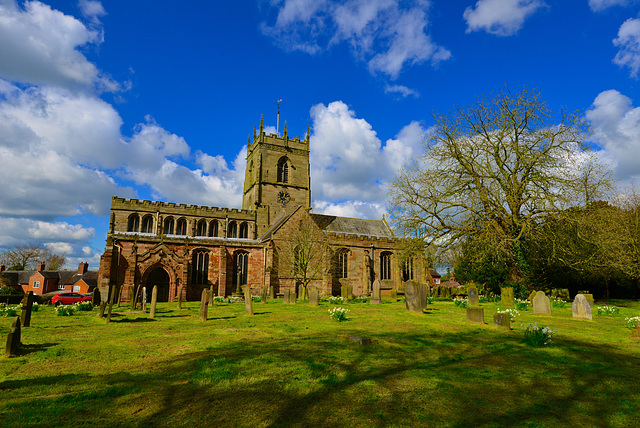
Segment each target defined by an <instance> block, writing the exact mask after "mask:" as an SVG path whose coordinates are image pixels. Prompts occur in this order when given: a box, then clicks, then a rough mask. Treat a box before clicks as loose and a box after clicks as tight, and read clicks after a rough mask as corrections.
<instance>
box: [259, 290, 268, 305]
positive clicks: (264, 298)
mask: <svg viewBox="0 0 640 428" xmlns="http://www.w3.org/2000/svg"><path fill="white" fill-rule="evenodd" d="M268 291H269V290H267V287H262V292H261V293H260V300H262V303H267V295H268Z"/></svg>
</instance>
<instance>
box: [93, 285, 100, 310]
mask: <svg viewBox="0 0 640 428" xmlns="http://www.w3.org/2000/svg"><path fill="white" fill-rule="evenodd" d="M91 304H92V305H93V306H98V305H99V304H100V289H99V288H98V287H96V288H94V289H93V293H92V294H91Z"/></svg>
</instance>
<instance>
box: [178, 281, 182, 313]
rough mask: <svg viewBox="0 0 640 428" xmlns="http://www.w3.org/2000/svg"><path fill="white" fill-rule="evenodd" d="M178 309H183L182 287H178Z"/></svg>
mask: <svg viewBox="0 0 640 428" xmlns="http://www.w3.org/2000/svg"><path fill="white" fill-rule="evenodd" d="M178 309H182V285H181V286H180V287H178Z"/></svg>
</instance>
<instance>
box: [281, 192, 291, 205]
mask: <svg viewBox="0 0 640 428" xmlns="http://www.w3.org/2000/svg"><path fill="white" fill-rule="evenodd" d="M290 200H291V195H289V192H287V191H286V190H281V191H280V192H279V193H278V202H280V203H281V204H282V205H286V204H287V203H289V201H290Z"/></svg>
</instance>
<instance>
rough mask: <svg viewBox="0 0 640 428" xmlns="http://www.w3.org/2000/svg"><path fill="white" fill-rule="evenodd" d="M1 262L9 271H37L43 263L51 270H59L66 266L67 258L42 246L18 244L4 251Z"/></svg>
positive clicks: (0, 255) (1, 254)
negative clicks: (38, 266)
mask: <svg viewBox="0 0 640 428" xmlns="http://www.w3.org/2000/svg"><path fill="white" fill-rule="evenodd" d="M0 261H1V262H2V264H4V265H5V266H7V269H8V270H35V269H36V266H37V265H39V264H40V263H42V262H44V263H45V266H46V267H47V268H48V269H49V270H57V269H60V268H61V267H62V266H63V265H64V262H65V256H64V254H60V253H56V252H54V251H52V250H50V249H49V248H47V247H45V246H44V245H42V244H17V245H14V246H13V247H12V248H9V249H7V250H4V251H2V252H1V253H0Z"/></svg>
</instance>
